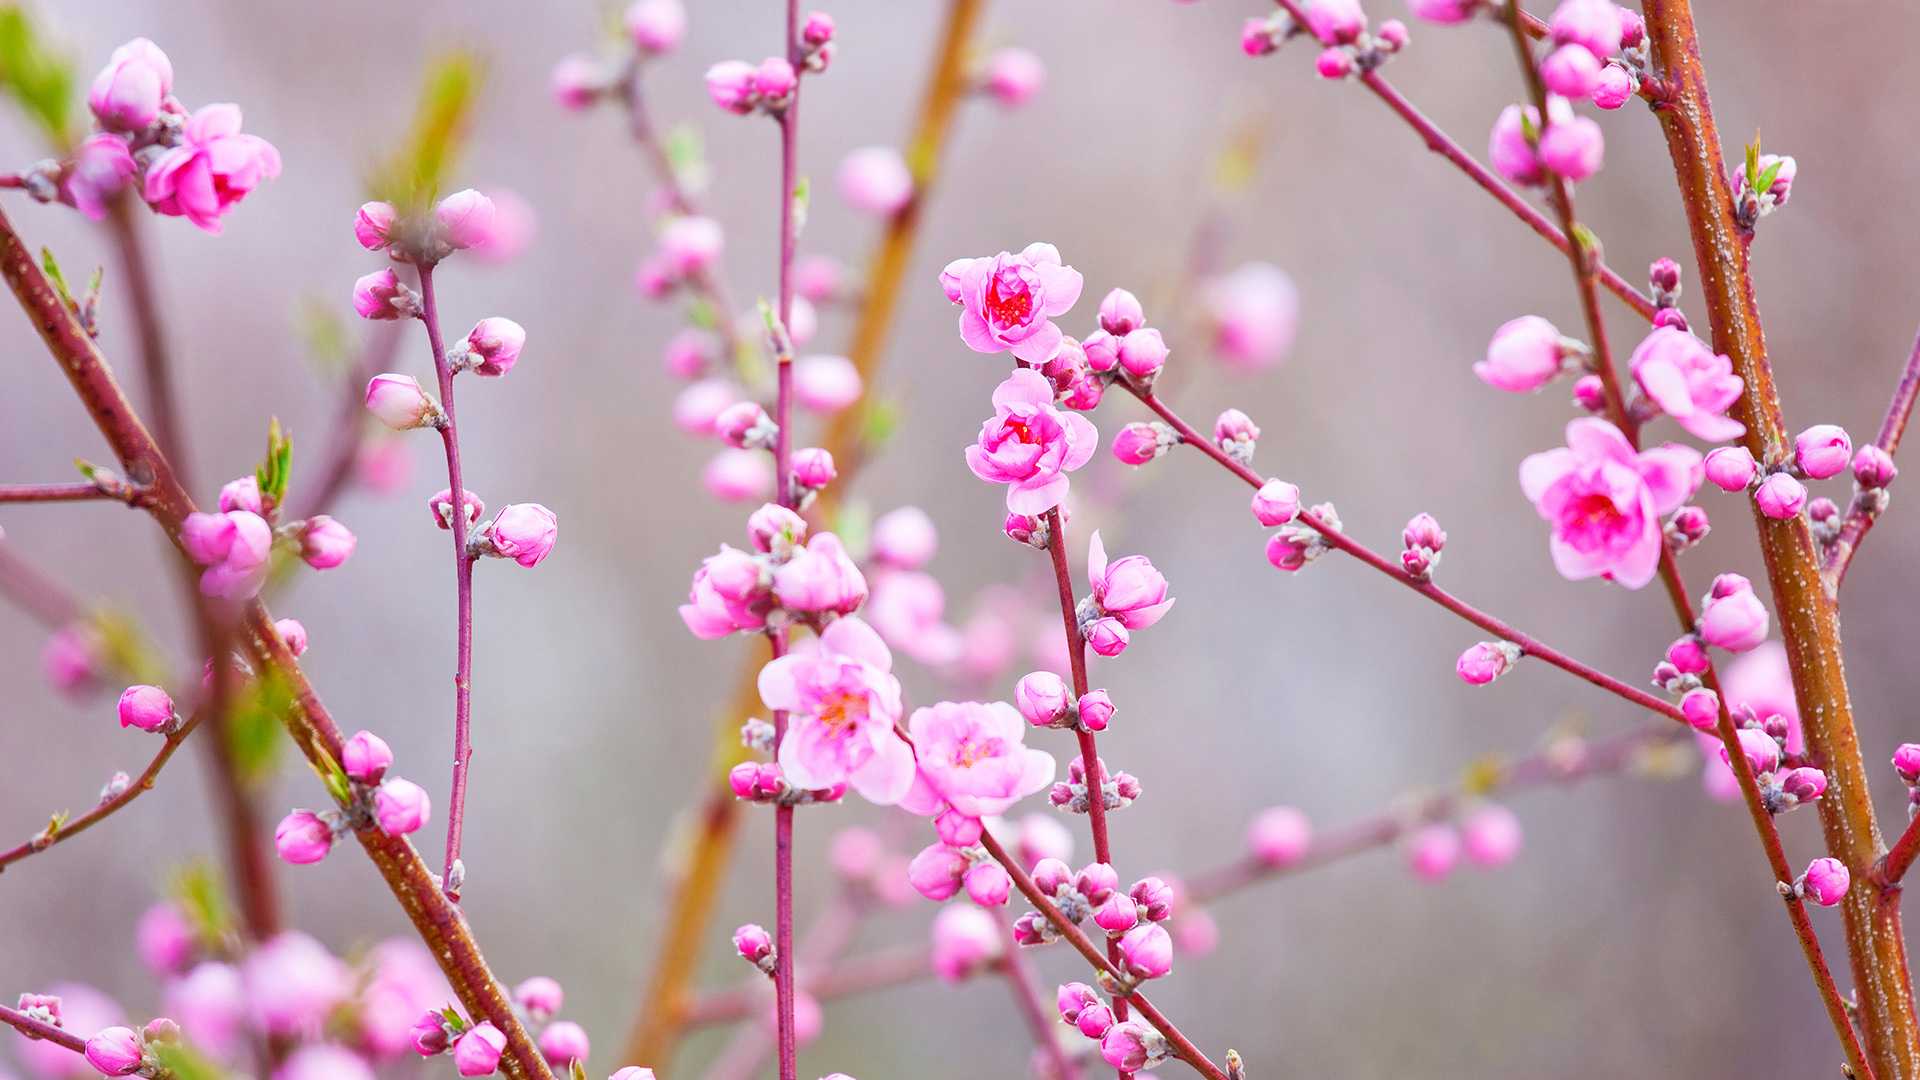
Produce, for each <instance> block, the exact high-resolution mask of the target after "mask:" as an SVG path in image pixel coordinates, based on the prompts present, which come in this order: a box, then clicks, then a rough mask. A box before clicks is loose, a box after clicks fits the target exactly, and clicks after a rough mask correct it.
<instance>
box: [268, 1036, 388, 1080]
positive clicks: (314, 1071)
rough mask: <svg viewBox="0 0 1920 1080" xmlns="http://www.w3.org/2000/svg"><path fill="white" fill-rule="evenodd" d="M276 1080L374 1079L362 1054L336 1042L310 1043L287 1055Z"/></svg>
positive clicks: (277, 1072)
mask: <svg viewBox="0 0 1920 1080" xmlns="http://www.w3.org/2000/svg"><path fill="white" fill-rule="evenodd" d="M272 1080H374V1075H373V1068H372V1067H371V1066H369V1065H368V1064H367V1062H366V1059H365V1058H363V1057H361V1056H360V1055H359V1054H356V1053H354V1052H353V1051H351V1050H349V1049H347V1048H346V1047H344V1046H340V1045H338V1044H336V1043H309V1044H307V1045H306V1046H302V1047H300V1048H299V1049H297V1050H295V1051H293V1052H292V1053H290V1054H288V1055H287V1059H286V1060H285V1061H283V1062H281V1063H280V1065H279V1066H278V1067H277V1068H275V1069H274V1070H273V1077H272Z"/></svg>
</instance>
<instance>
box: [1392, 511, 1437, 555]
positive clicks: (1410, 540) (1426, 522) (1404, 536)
mask: <svg viewBox="0 0 1920 1080" xmlns="http://www.w3.org/2000/svg"><path fill="white" fill-rule="evenodd" d="M1400 543H1401V544H1402V545H1403V546H1405V547H1406V548H1408V549H1409V550H1411V549H1413V548H1426V549H1427V550H1428V551H1436V552H1437V551H1439V550H1441V549H1442V548H1444V547H1446V546H1447V534H1446V531H1445V530H1443V529H1441V528H1440V523H1439V522H1438V521H1436V520H1434V517H1433V515H1432V514H1427V513H1420V514H1415V515H1414V516H1413V517H1412V518H1411V519H1410V520H1409V521H1408V522H1407V527H1406V528H1404V529H1402V530H1400Z"/></svg>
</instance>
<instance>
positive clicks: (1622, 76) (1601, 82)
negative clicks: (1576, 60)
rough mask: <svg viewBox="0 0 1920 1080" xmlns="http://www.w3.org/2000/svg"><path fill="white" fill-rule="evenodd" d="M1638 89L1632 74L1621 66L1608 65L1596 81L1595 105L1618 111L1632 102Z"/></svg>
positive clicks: (1602, 69) (1594, 91) (1594, 87)
mask: <svg viewBox="0 0 1920 1080" xmlns="http://www.w3.org/2000/svg"><path fill="white" fill-rule="evenodd" d="M1637 89H1638V87H1637V86H1636V85H1635V81H1634V77H1633V73H1632V72H1630V71H1628V70H1627V69H1626V68H1625V67H1622V66H1621V65H1619V64H1608V65H1606V66H1605V67H1602V68H1601V69H1600V74H1599V76H1598V77H1597V78H1595V79H1594V83H1593V103H1594V105H1595V106H1597V107H1599V108H1602V109H1608V110H1612V109H1617V108H1619V107H1620V106H1622V105H1625V104H1626V103H1627V102H1628V101H1629V100H1631V99H1632V97H1633V95H1634V92H1635V91H1636V90H1637Z"/></svg>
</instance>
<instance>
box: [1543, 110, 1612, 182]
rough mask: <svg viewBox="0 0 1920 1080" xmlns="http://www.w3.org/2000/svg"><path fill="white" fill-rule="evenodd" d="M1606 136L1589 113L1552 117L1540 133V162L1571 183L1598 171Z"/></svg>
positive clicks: (1603, 152) (1604, 149) (1604, 148)
mask: <svg viewBox="0 0 1920 1080" xmlns="http://www.w3.org/2000/svg"><path fill="white" fill-rule="evenodd" d="M1605 152H1606V138H1605V136H1603V135H1602V134H1601V132H1600V125H1599V124H1598V123H1597V122H1595V121H1594V119H1593V118H1592V117H1590V116H1570V117H1566V118H1556V119H1555V120H1554V121H1553V122H1552V123H1551V124H1548V125H1547V130H1546V131H1544V132H1542V133H1541V135H1540V164H1542V165H1545V166H1546V167H1547V168H1549V169H1552V170H1553V171H1554V172H1557V173H1559V174H1560V175H1561V176H1563V177H1565V178H1566V179H1567V180H1568V181H1569V182H1571V183H1575V184H1577V183H1580V182H1581V181H1583V180H1585V179H1587V178H1588V177H1590V176H1592V175H1593V174H1594V173H1597V172H1599V171H1600V161H1601V158H1602V157H1603V156H1604V154H1605Z"/></svg>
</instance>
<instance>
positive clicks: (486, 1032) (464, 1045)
mask: <svg viewBox="0 0 1920 1080" xmlns="http://www.w3.org/2000/svg"><path fill="white" fill-rule="evenodd" d="M506 1048H507V1037H506V1036H505V1035H503V1034H501V1033H500V1029H499V1028H497V1027H494V1026H493V1025H492V1024H491V1023H489V1022H487V1021H485V1020H482V1021H481V1022H480V1023H479V1024H476V1025H475V1026H474V1027H473V1028H471V1029H470V1030H469V1031H468V1032H467V1033H466V1034H465V1035H462V1036H460V1040H459V1041H458V1042H456V1043H454V1044H453V1065H454V1068H456V1069H458V1070H459V1071H460V1075H461V1076H485V1075H487V1074H488V1073H490V1072H492V1071H493V1070H495V1069H496V1068H499V1066H500V1054H501V1052H502V1051H504V1050H505V1049H506Z"/></svg>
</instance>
